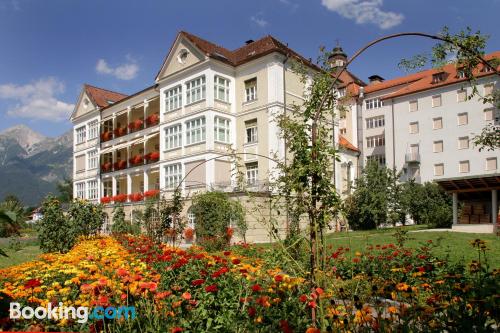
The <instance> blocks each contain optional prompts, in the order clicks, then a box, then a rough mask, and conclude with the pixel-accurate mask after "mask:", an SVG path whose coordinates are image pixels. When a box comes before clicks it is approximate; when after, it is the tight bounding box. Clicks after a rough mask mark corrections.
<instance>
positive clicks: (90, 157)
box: [87, 149, 99, 170]
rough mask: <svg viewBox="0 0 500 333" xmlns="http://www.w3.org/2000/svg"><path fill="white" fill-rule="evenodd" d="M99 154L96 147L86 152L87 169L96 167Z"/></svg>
mask: <svg viewBox="0 0 500 333" xmlns="http://www.w3.org/2000/svg"><path fill="white" fill-rule="evenodd" d="M98 160H99V156H98V154H97V149H93V150H90V151H89V152H88V153H87V169H88V170H92V169H97V167H98V165H99V163H98Z"/></svg>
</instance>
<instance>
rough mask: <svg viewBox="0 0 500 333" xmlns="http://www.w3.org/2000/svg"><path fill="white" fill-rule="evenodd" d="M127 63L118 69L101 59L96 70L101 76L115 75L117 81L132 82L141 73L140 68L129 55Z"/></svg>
mask: <svg viewBox="0 0 500 333" xmlns="http://www.w3.org/2000/svg"><path fill="white" fill-rule="evenodd" d="M126 58H127V61H128V62H127V63H125V64H122V65H118V66H116V67H114V68H113V67H111V66H110V65H109V64H108V63H107V62H106V60H104V59H99V60H97V64H96V66H95V70H96V71H97V73H99V74H108V75H113V76H114V77H116V78H117V79H120V80H132V79H133V78H135V77H136V76H137V73H138V72H139V66H138V65H137V63H136V61H135V60H134V59H133V58H132V57H131V56H130V55H127V56H126Z"/></svg>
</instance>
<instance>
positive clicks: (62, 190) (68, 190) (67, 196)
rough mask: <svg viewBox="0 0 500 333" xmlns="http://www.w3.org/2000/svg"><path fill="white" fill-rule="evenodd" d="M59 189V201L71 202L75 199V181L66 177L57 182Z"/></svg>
mask: <svg viewBox="0 0 500 333" xmlns="http://www.w3.org/2000/svg"><path fill="white" fill-rule="evenodd" d="M57 191H58V192H59V196H58V198H59V201H61V202H67V203H69V202H71V201H72V200H73V181H72V180H71V179H69V178H66V177H65V178H64V179H63V180H62V181H61V182H59V183H58V184H57Z"/></svg>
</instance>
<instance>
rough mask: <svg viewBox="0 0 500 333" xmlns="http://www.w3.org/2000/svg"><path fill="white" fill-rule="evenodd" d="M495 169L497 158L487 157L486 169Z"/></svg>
mask: <svg viewBox="0 0 500 333" xmlns="http://www.w3.org/2000/svg"><path fill="white" fill-rule="evenodd" d="M496 169H497V158H496V157H489V158H487V159H486V171H491V170H496Z"/></svg>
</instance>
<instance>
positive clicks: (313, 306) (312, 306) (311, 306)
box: [307, 301, 316, 309]
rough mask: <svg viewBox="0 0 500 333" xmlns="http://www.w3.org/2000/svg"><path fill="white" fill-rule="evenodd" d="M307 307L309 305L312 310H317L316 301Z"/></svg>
mask: <svg viewBox="0 0 500 333" xmlns="http://www.w3.org/2000/svg"><path fill="white" fill-rule="evenodd" d="M307 305H308V306H309V307H310V308H313V309H315V308H316V302H315V301H310V302H309V303H307Z"/></svg>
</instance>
